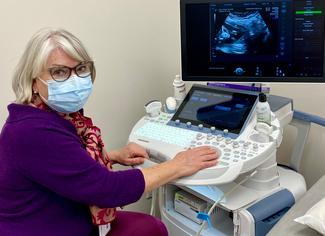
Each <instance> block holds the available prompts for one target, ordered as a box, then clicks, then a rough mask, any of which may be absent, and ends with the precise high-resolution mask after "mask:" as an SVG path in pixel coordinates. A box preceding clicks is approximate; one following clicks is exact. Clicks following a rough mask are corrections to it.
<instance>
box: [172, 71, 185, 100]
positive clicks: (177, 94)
mask: <svg viewBox="0 0 325 236" xmlns="http://www.w3.org/2000/svg"><path fill="white" fill-rule="evenodd" d="M173 86H174V98H175V99H176V102H177V105H178V106H179V105H180V104H181V103H182V101H183V100H184V98H185V96H186V87H185V83H184V81H183V80H182V79H181V76H180V75H176V76H175V79H174V82H173Z"/></svg>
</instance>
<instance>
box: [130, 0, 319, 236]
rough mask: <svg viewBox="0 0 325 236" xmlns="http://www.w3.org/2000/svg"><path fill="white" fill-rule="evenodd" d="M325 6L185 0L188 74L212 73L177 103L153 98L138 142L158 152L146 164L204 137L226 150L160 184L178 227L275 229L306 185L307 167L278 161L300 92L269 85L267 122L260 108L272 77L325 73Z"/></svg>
mask: <svg viewBox="0 0 325 236" xmlns="http://www.w3.org/2000/svg"><path fill="white" fill-rule="evenodd" d="M324 11H325V2H324V0H281V1H280V0H272V1H271V0H251V1H243V0H210V1H209V0H181V1H180V17H181V41H182V44H181V46H182V54H181V59H182V79H183V80H184V81H199V82H208V83H207V84H202V83H200V84H194V85H193V86H192V87H191V88H190V90H189V92H188V93H187V95H186V97H185V98H184V100H183V101H182V102H181V103H179V104H178V106H177V107H178V108H177V110H175V112H170V111H169V110H168V109H167V110H166V109H163V106H162V104H161V103H160V102H157V101H155V102H149V103H148V104H147V105H148V106H151V108H152V109H151V110H150V111H148V112H147V114H146V115H145V116H143V117H142V118H141V119H140V120H139V121H138V122H137V123H136V124H135V125H134V127H133V129H132V131H131V133H130V136H129V142H135V143H138V144H139V145H141V146H143V147H144V148H146V150H147V151H148V153H149V155H150V159H149V160H147V161H145V163H144V164H143V165H141V166H139V168H143V167H149V166H152V165H155V164H157V163H161V162H164V161H167V160H170V159H172V158H173V157H174V156H175V155H176V154H177V153H178V152H180V151H184V150H187V149H189V148H194V147H199V146H202V145H208V146H211V147H213V148H215V149H217V150H218V152H219V155H220V158H219V163H218V164H217V165H216V166H214V167H210V168H207V169H204V170H201V171H199V172H197V173H196V174H194V175H192V176H188V177H183V178H180V179H178V180H176V181H174V182H172V183H169V184H167V185H165V186H163V187H161V188H160V189H159V209H160V215H161V218H162V220H163V222H164V223H165V224H166V226H167V228H168V231H169V234H170V235H171V236H174V235H175V236H182V235H245V236H246V235H248V236H252V235H266V234H267V232H268V231H269V230H270V229H271V228H272V227H273V225H275V224H276V223H277V222H278V221H279V219H280V218H281V217H282V216H283V215H284V214H285V213H286V212H287V211H288V210H289V209H290V207H291V206H292V205H293V204H294V203H295V202H296V201H297V200H298V199H299V198H300V197H301V196H302V195H303V194H304V193H305V192H306V184H305V180H304V178H303V176H302V175H301V174H299V173H298V172H297V171H295V170H294V169H295V168H284V167H280V166H278V165H277V161H276V153H277V148H278V147H279V146H280V144H281V142H282V137H283V129H284V127H285V126H286V125H287V124H289V123H290V122H291V120H292V117H293V115H294V110H293V102H292V100H291V99H289V98H285V97H279V96H273V95H268V101H269V103H270V106H271V109H272V121H271V125H268V126H265V125H264V126H263V125H262V126H260V125H259V124H258V123H257V121H256V110H255V108H256V104H257V103H258V97H259V93H260V92H261V91H262V90H263V89H265V88H263V86H262V85H263V84H264V83H270V82H276V83H324V82H325V79H324V68H325V66H324V63H325V61H324ZM221 82H222V83H221ZM257 84H258V85H261V86H256V85H257ZM286 86H290V85H287V84H286ZM214 204H215V205H216V207H215V208H213V211H212V212H209V213H208V211H209V209H212V208H211V207H212V205H214ZM200 215H201V217H198V216H200ZM202 216H203V217H202ZM204 217H205V218H204ZM204 222H205V223H206V224H205V227H204V228H202V229H201V226H202V224H203V223H204ZM201 230H202V231H201ZM198 232H200V233H198Z"/></svg>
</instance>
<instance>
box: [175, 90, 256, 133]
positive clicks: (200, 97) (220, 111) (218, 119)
mask: <svg viewBox="0 0 325 236" xmlns="http://www.w3.org/2000/svg"><path fill="white" fill-rule="evenodd" d="M257 98H258V94H256V93H253V92H252V93H250V94H248V93H240V92H234V91H231V90H227V89H224V90H223V89H220V88H218V89H216V88H211V87H207V86H200V85H194V86H193V87H192V88H191V90H190V91H189V93H188V94H187V96H186V97H185V99H184V101H183V102H182V104H181V105H180V107H179V109H178V110H177V112H176V114H175V115H174V116H173V118H172V120H173V121H176V120H179V121H181V122H182V123H185V124H186V123H187V122H191V124H192V125H194V126H198V125H200V124H202V125H203V126H204V127H206V128H211V127H215V128H216V130H219V131H223V130H225V129H227V130H228V131H229V132H230V133H233V134H239V133H241V131H242V130H243V129H244V127H245V124H246V123H247V121H248V120H249V118H250V117H251V115H252V113H253V112H252V111H253V110H254V109H253V108H254V106H255V103H256V102H257Z"/></svg>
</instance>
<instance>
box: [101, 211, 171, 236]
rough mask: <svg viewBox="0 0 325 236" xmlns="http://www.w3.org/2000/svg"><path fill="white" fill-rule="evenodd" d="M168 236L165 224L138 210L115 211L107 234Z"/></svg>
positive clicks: (109, 235)
mask: <svg viewBox="0 0 325 236" xmlns="http://www.w3.org/2000/svg"><path fill="white" fill-rule="evenodd" d="M128 235H132V236H140V235H141V236H149V235H150V236H168V232H167V229H166V226H165V225H164V224H163V223H162V222H161V221H160V220H159V219H157V218H155V217H153V216H150V215H146V214H143V213H138V212H129V211H117V212H116V219H115V220H114V221H113V222H112V223H111V230H110V232H109V233H108V235H107V236H128Z"/></svg>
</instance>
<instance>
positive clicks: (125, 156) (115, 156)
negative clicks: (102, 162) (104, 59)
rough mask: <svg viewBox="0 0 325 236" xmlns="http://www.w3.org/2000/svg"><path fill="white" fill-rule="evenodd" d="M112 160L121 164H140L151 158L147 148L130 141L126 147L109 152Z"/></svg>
mask: <svg viewBox="0 0 325 236" xmlns="http://www.w3.org/2000/svg"><path fill="white" fill-rule="evenodd" d="M108 156H109V158H110V160H111V162H112V163H113V164H114V163H119V164H121V165H126V166H133V165H139V164H142V163H143V162H144V160H145V159H148V158H149V155H148V153H147V152H146V150H145V149H144V148H143V147H141V146H140V145H138V144H136V143H129V144H127V145H126V146H125V147H123V148H121V149H119V150H117V151H112V152H109V153H108Z"/></svg>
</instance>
